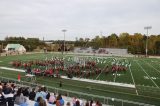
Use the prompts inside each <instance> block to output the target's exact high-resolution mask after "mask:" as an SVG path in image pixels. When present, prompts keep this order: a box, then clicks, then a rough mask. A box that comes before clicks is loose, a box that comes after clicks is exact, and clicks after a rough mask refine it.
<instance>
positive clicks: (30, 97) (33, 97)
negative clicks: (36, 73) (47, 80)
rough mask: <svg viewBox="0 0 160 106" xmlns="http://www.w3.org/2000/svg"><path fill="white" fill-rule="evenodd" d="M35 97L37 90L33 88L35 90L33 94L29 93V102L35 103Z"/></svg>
mask: <svg viewBox="0 0 160 106" xmlns="http://www.w3.org/2000/svg"><path fill="white" fill-rule="evenodd" d="M35 96H36V93H35V88H33V89H32V92H30V93H29V100H32V101H34V99H35Z"/></svg>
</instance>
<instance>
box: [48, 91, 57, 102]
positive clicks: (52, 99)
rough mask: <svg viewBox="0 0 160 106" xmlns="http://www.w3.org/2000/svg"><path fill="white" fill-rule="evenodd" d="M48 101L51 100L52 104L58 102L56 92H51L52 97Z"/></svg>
mask: <svg viewBox="0 0 160 106" xmlns="http://www.w3.org/2000/svg"><path fill="white" fill-rule="evenodd" d="M48 102H49V103H50V104H55V103H56V96H55V94H54V93H51V94H50V97H49V100H48Z"/></svg>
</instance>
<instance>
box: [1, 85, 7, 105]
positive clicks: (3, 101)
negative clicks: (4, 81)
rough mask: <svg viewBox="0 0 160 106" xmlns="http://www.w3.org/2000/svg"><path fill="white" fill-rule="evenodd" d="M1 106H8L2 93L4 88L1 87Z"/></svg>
mask: <svg viewBox="0 0 160 106" xmlns="http://www.w3.org/2000/svg"><path fill="white" fill-rule="evenodd" d="M0 106H6V101H5V98H4V96H3V94H2V88H0Z"/></svg>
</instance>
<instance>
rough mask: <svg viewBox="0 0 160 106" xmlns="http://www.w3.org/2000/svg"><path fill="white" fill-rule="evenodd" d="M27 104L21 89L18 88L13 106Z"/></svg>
mask: <svg viewBox="0 0 160 106" xmlns="http://www.w3.org/2000/svg"><path fill="white" fill-rule="evenodd" d="M25 102H27V99H26V97H25V96H23V93H22V88H19V89H18V91H17V94H16V95H15V104H17V105H21V104H24V103H25Z"/></svg>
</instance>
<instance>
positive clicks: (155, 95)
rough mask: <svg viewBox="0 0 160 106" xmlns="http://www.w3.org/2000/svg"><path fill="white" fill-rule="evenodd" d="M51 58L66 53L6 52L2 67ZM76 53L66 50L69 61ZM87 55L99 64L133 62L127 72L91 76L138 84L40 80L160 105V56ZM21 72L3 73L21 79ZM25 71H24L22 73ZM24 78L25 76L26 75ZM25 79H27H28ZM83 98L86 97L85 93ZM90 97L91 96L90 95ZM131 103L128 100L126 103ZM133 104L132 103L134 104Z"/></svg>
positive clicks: (42, 77)
mask: <svg viewBox="0 0 160 106" xmlns="http://www.w3.org/2000/svg"><path fill="white" fill-rule="evenodd" d="M46 57H47V59H50V58H52V57H60V58H61V57H62V55H61V54H55V53H48V54H43V53H38V54H28V55H19V56H4V57H0V67H2V66H3V67H12V66H11V64H10V63H11V62H12V61H14V60H21V61H29V60H35V59H41V60H44V59H46ZM73 57H75V55H69V54H65V56H64V58H65V64H66V65H67V64H70V63H73ZM84 57H85V58H87V59H90V60H95V61H96V62H97V65H98V66H99V67H101V68H104V67H105V66H106V65H109V66H111V64H112V62H114V60H115V59H116V61H119V62H124V61H125V62H126V63H130V64H131V65H130V66H127V67H128V68H127V71H126V72H117V73H114V74H113V73H109V74H107V75H105V74H104V73H103V72H102V73H100V74H98V75H95V76H93V77H89V79H94V80H102V81H110V82H117V83H126V84H133V85H135V86H136V88H127V87H126V88H125V87H117V86H111V85H104V84H95V83H88V82H82V81H73V80H68V79H58V78H50V77H44V76H38V77H37V80H36V83H39V84H43V85H46V86H50V87H56V88H59V81H60V80H61V81H62V82H63V87H62V88H61V89H65V90H71V91H76V92H82V93H87V94H93V95H99V96H104V97H112V98H117V99H124V100H130V101H136V102H142V103H147V104H153V105H159V104H160V88H159V87H160V59H157V58H152V59H151V58H134V57H128V58H126V57H97V56H84ZM18 73H19V72H15V71H11V70H3V69H0V74H1V76H3V77H7V78H13V79H17V74H18ZM24 74H25V73H21V75H22V76H25V75H24ZM62 74H63V73H62ZM22 80H23V78H22ZM24 81H25V79H24ZM89 88H90V89H89ZM81 97H82V98H86V97H84V96H81ZM87 99H88V98H87ZM107 103H108V104H110V105H117V106H118V103H116V101H108V102H107ZM124 105H126V106H127V104H124ZM130 105H131V104H130Z"/></svg>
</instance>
